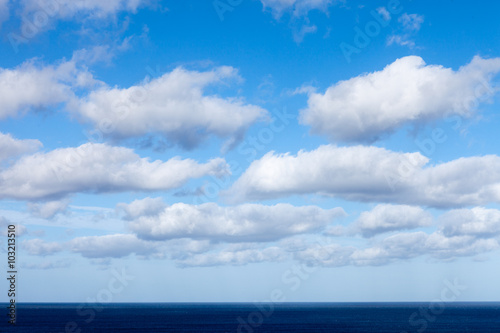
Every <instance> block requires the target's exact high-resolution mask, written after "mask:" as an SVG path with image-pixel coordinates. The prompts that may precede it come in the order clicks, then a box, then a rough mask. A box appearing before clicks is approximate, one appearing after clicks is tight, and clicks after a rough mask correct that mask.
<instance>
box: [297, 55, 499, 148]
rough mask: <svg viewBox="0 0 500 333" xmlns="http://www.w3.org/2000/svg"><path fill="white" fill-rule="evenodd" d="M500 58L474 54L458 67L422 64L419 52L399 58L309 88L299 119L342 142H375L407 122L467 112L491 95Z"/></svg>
mask: <svg viewBox="0 0 500 333" xmlns="http://www.w3.org/2000/svg"><path fill="white" fill-rule="evenodd" d="M499 71H500V58H493V59H483V58H481V57H479V56H476V57H474V58H473V59H472V61H471V62H470V63H469V64H467V65H465V66H463V67H461V68H460V69H459V70H458V71H453V70H452V69H450V68H445V67H442V66H437V65H426V64H425V62H424V60H423V59H422V58H420V57H418V56H408V57H404V58H400V59H398V60H396V61H395V62H393V63H392V64H390V65H388V66H387V67H385V68H384V69H383V70H382V71H378V72H373V73H369V74H363V75H360V76H358V77H354V78H351V79H349V80H346V81H340V82H338V83H336V84H335V85H332V86H330V87H329V88H328V89H327V90H326V92H325V93H324V94H321V93H314V92H311V93H310V94H309V99H308V107H307V108H306V109H304V110H302V111H301V113H300V122H301V123H302V124H304V125H309V126H311V131H312V132H313V133H315V134H321V135H325V136H327V137H328V138H330V139H331V140H335V141H336V140H340V141H345V142H373V141H376V140H377V139H379V138H380V137H382V136H384V135H387V134H390V133H392V132H394V131H396V130H397V129H399V128H401V127H402V126H404V125H406V124H422V123H424V124H425V123H427V122H429V121H432V120H435V119H442V118H444V117H446V116H450V115H460V116H469V115H471V113H472V112H473V111H474V110H473V107H474V105H475V104H477V103H479V102H480V101H483V100H485V99H486V98H488V97H491V96H492V95H493V94H494V93H496V90H495V89H494V88H492V87H491V85H490V81H491V78H492V76H493V75H495V74H497V73H498V72H499Z"/></svg>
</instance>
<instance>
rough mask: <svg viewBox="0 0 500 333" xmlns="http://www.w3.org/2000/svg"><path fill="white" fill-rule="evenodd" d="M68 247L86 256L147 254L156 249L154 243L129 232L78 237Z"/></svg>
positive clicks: (112, 256)
mask: <svg viewBox="0 0 500 333" xmlns="http://www.w3.org/2000/svg"><path fill="white" fill-rule="evenodd" d="M68 247H69V249H70V250H71V251H72V252H76V253H80V254H81V255H82V256H83V257H86V258H107V257H110V258H121V257H126V256H128V255H130V254H132V253H135V254H136V255H149V254H152V253H154V252H156V251H157V250H156V247H155V245H154V244H152V243H149V242H146V241H143V240H140V239H138V238H137V237H136V236H135V235H129V234H115V235H106V236H87V237H78V238H75V239H73V240H71V241H70V242H69V243H68Z"/></svg>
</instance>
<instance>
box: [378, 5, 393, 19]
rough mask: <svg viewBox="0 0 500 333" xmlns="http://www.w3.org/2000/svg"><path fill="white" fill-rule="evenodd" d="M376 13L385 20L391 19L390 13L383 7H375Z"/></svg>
mask: <svg viewBox="0 0 500 333" xmlns="http://www.w3.org/2000/svg"><path fill="white" fill-rule="evenodd" d="M377 13H379V15H380V16H382V18H383V19H384V20H386V21H389V20H390V19H391V13H389V11H388V10H387V8H385V7H379V8H377Z"/></svg>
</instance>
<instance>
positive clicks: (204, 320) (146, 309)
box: [0, 303, 500, 333]
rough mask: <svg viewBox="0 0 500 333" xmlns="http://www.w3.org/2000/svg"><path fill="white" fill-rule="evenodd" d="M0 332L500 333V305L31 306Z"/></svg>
mask: <svg viewBox="0 0 500 333" xmlns="http://www.w3.org/2000/svg"><path fill="white" fill-rule="evenodd" d="M6 306H7V304H6V303H3V304H2V308H3V309H4V313H5V315H3V316H2V317H3V318H5V319H2V321H3V322H2V323H0V331H1V332H29V333H36V332H54V333H60V332H64V333H66V332H75V333H77V332H78V333H83V332H197V333H200V332H201V333H202V332H237V333H240V332H243V333H253V332H287V333H293V332H311V333H314V332H346V333H347V332H384V333H391V332H394V333H402V332H408V333H410V332H419V333H422V332H450V333H451V332H453V333H457V332H473V333H483V332H485V333H486V332H488V333H497V332H500V303H282V304H273V303H270V304H252V303H114V304H95V305H89V304H85V305H84V304H76V303H75V304H69V303H58V304H51V303H27V304H26V303H25V304H18V306H17V309H16V310H17V324H16V326H15V327H11V326H10V325H8V323H7V319H8V318H7V309H6Z"/></svg>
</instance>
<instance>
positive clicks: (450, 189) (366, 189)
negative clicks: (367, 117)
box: [222, 145, 500, 208]
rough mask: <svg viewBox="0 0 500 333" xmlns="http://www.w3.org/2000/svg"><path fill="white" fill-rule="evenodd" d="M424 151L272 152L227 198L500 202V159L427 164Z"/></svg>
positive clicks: (489, 157) (253, 166) (358, 148)
mask: <svg viewBox="0 0 500 333" xmlns="http://www.w3.org/2000/svg"><path fill="white" fill-rule="evenodd" d="M428 161H429V160H428V159H427V158H426V157H425V156H423V155H422V154H420V153H397V152H392V151H389V150H386V149H384V148H378V147H374V146H351V147H337V146H333V145H326V146H321V147H319V148H317V149H316V150H313V151H299V152H298V154H297V155H296V156H292V155H290V154H288V153H287V154H276V153H274V152H269V153H267V154H266V155H264V156H263V157H262V158H261V159H259V160H256V161H254V162H252V164H251V165H250V166H249V167H248V169H247V170H246V171H245V172H244V173H243V174H242V175H241V176H240V178H239V179H238V180H236V182H235V183H234V184H233V186H232V187H231V188H230V189H229V190H227V191H224V192H222V195H224V196H225V197H226V198H227V200H229V201H232V202H242V201H245V200H263V199H274V198H280V197H284V196H290V195H294V194H310V193H315V194H323V195H328V196H334V197H339V198H343V199H347V200H354V201H365V202H386V203H399V204H410V205H424V206H432V207H443V208H444V207H453V206H469V205H483V204H486V203H490V202H495V203H499V202H500V157H499V156H496V155H486V156H475V157H467V158H460V159H457V160H452V161H450V162H447V163H442V164H437V165H433V166H427V163H428Z"/></svg>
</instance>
